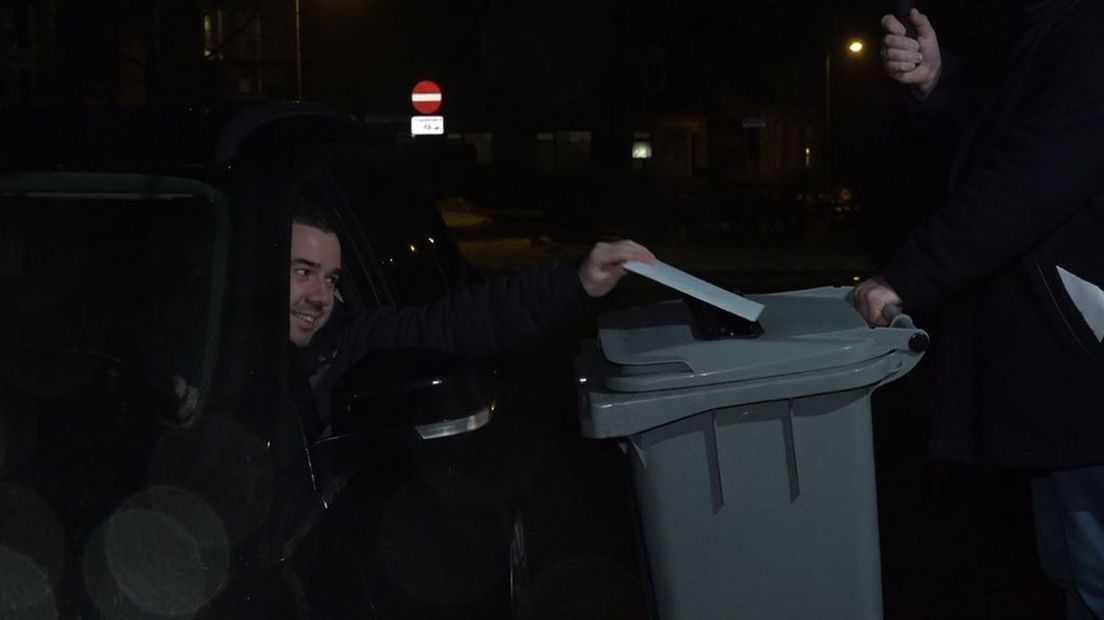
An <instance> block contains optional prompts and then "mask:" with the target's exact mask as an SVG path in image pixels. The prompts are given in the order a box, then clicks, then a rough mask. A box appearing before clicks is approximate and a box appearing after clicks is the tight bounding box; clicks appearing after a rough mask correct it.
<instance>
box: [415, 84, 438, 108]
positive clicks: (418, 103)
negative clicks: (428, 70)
mask: <svg viewBox="0 0 1104 620" xmlns="http://www.w3.org/2000/svg"><path fill="white" fill-rule="evenodd" d="M410 102H411V103H413V104H414V109H415V110H417V111H418V113H420V114H433V113H434V112H436V111H437V109H438V108H440V107H441V87H440V86H438V85H437V84H436V83H435V82H430V81H429V80H422V81H421V82H418V83H417V84H415V85H414V91H413V92H411V93H410Z"/></svg>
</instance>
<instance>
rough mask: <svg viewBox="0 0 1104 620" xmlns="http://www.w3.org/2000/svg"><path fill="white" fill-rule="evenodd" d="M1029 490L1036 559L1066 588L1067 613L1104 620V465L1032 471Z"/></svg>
mask: <svg viewBox="0 0 1104 620" xmlns="http://www.w3.org/2000/svg"><path fill="white" fill-rule="evenodd" d="M1102 440H1104V439H1102ZM1031 495H1032V501H1033V503H1034V508H1035V533H1036V536H1035V537H1036V544H1037V545H1038V549H1039V559H1040V560H1041V562H1042V565H1043V570H1045V571H1046V573H1047V575H1048V576H1049V577H1050V578H1051V579H1052V580H1053V581H1054V582H1055V583H1057V584H1058V585H1059V586H1060V587H1061V588H1062V590H1064V591H1065V593H1066V618H1067V619H1068V620H1102V619H1104V465H1098V466H1094V467H1085V468H1080V469H1068V470H1061V471H1052V472H1048V473H1046V474H1042V475H1038V476H1035V477H1033V478H1032V479H1031Z"/></svg>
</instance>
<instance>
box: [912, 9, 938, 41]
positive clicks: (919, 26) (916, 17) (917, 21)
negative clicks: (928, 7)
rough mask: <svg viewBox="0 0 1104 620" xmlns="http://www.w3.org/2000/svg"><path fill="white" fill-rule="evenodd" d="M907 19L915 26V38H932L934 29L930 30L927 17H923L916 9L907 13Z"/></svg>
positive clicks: (930, 26) (929, 22)
mask: <svg viewBox="0 0 1104 620" xmlns="http://www.w3.org/2000/svg"><path fill="white" fill-rule="evenodd" d="M909 19H910V20H912V25H914V26H916V36H917V37H918V38H922V39H928V38H934V37H935V28H932V25H931V21H930V20H929V19H928V16H927V15H924V14H923V13H921V12H920V11H918V10H917V9H912V10H911V11H909Z"/></svg>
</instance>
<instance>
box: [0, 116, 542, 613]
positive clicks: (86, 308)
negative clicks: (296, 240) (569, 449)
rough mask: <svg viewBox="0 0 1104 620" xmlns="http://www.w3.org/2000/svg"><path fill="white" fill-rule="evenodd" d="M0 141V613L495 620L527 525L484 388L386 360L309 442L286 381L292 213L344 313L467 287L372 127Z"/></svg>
mask: <svg viewBox="0 0 1104 620" xmlns="http://www.w3.org/2000/svg"><path fill="white" fill-rule="evenodd" d="M9 123H10V124H9V126H8V129H6V130H5V132H4V135H5V136H6V141H5V143H4V144H3V145H0V151H2V152H0V166H2V171H3V175H2V176H0V291H2V293H0V320H2V326H0V574H2V575H4V579H3V581H2V582H0V615H5V617H6V614H11V613H15V614H17V615H26V616H28V617H55V616H56V615H61V616H62V617H77V616H78V615H79V616H80V617H105V618H129V617H159V616H166V617H178V616H196V615H199V616H210V617H273V616H289V617H296V616H298V617H324V618H331V617H369V618H371V617H377V618H419V617H430V618H469V617H472V618H475V617H478V618H505V617H517V616H518V615H521V614H523V613H524V607H525V605H524V589H525V588H524V586H525V571H526V567H525V557H526V554H525V542H524V528H523V527H522V520H521V518H520V516H519V512H518V510H517V509H516V504H517V502H516V496H517V489H516V488H515V486H516V485H515V484H513V483H511V481H510V480H511V479H510V477H509V476H508V475H504V473H503V472H509V471H510V470H511V469H516V467H517V466H518V465H517V461H516V458H517V457H516V456H514V455H515V454H516V450H513V449H511V447H510V445H511V442H510V437H509V430H508V429H506V428H504V427H503V425H502V424H501V423H500V422H498V421H497V417H496V416H494V414H493V410H494V408H495V406H494V397H493V395H492V392H491V388H490V387H489V383H490V382H489V380H488V379H489V374H490V373H489V372H488V371H487V370H486V369H484V368H473V367H471V366H469V365H467V364H464V363H461V362H459V361H458V360H455V359H452V358H451V357H449V356H448V355H446V354H443V353H438V352H432V351H417V350H405V351H403V350H400V351H383V352H379V353H378V354H374V355H371V356H369V358H367V359H365V360H363V362H362V363H361V364H360V365H359V366H357V367H356V368H354V370H353V371H352V372H351V373H349V376H347V377H346V379H345V380H344V382H343V384H342V385H341V386H340V390H339V393H338V394H336V395H335V403H336V404H337V405H339V406H340V407H341V408H342V410H343V411H346V412H347V413H349V414H350V415H351V416H353V418H352V419H351V421H350V422H349V423H348V424H347V425H346V429H345V431H344V432H342V433H340V434H337V435H332V436H328V437H326V438H324V439H317V438H316V437H314V436H312V435H311V434H309V433H305V432H304V430H303V425H304V422H303V420H302V418H301V416H300V411H299V410H298V409H297V407H296V406H295V405H294V404H293V403H294V402H295V398H294V393H295V390H296V389H297V388H301V387H302V386H295V385H289V380H288V377H289V372H288V366H289V363H290V362H289V355H290V345H289V343H288V315H287V300H288V269H289V268H288V256H289V246H288V243H289V230H288V229H289V224H288V223H289V208H290V207H289V196H291V195H299V194H301V193H302V192H304V191H307V192H309V193H310V194H311V195H312V197H313V199H314V200H315V201H316V202H318V203H319V204H322V205H324V206H325V207H326V208H328V209H331V210H332V214H333V215H334V216H335V217H336V219H337V221H338V222H339V223H340V228H341V230H340V235H341V237H342V239H343V242H344V244H343V245H344V249H345V251H344V263H345V264H344V267H345V269H346V277H343V278H342V283H341V288H340V290H341V294H342V297H343V299H344V303H345V304H346V305H347V306H348V307H349V308H352V309H353V310H356V309H358V308H370V307H373V306H380V305H412V304H418V303H424V302H427V301H430V300H432V299H435V298H437V297H439V296H441V295H443V294H445V293H446V292H447V291H448V290H450V289H452V288H454V287H456V286H460V285H462V284H463V283H464V282H465V281H466V280H468V279H469V278H470V274H469V272H468V270H467V269H466V267H465V264H464V262H463V260H462V259H461V257H460V255H459V252H458V251H457V248H456V246H455V244H454V242H453V241H452V239H451V238H450V236H449V233H448V230H447V229H446V228H445V227H444V225H443V223H442V221H441V218H440V216H439V215H438V214H437V212H436V211H435V210H434V209H433V207H432V205H431V204H430V202H429V201H428V200H425V199H424V198H423V197H422V196H421V195H420V194H419V193H418V192H417V191H416V190H413V189H412V187H413V186H414V185H413V184H412V183H410V182H408V175H407V174H406V173H405V172H404V170H403V167H402V160H401V158H400V157H398V156H397V154H396V149H395V146H394V144H389V142H392V141H393V140H391V138H392V136H386V135H384V136H380V135H376V134H374V133H373V132H371V131H369V130H368V129H366V128H365V127H363V126H360V125H358V124H357V123H355V122H352V121H350V120H348V119H345V118H343V117H341V116H339V115H336V114H333V113H331V112H329V111H327V110H324V109H321V108H317V107H313V106H309V105H303V104H267V105H264V106H260V107H258V108H254V109H247V110H240V111H237V112H233V113H229V112H215V111H211V110H207V109H202V108H193V109H188V110H160V111H157V110H153V111H151V110H92V111H88V110H82V111H73V110H69V111H51V112H38V113H29V114H27V115H25V116H24V117H20V118H18V119H15V120H12V121H9Z"/></svg>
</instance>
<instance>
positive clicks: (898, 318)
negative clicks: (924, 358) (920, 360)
mask: <svg viewBox="0 0 1104 620" xmlns="http://www.w3.org/2000/svg"><path fill="white" fill-rule="evenodd" d="M843 300H844V301H846V302H847V303H849V304H851V305H852V306H854V305H855V289H851V290H850V291H847V295H845V296H844V297H843ZM882 316H883V317H885V319H886V321H888V322H889V327H893V328H898V329H912V330H916V333H914V334H913V335H912V337H910V338H909V341H908V347H909V350H911V351H912V352H914V353H923V352H924V351H927V350H928V347H929V346H930V345H931V338H929V337H928V334H927V333H925V332H924V331H923V330H921V329H918V328H917V327H916V323H914V322H913V321H912V317H911V316H909V315H907V314H905V312H904V308H902V307H901V304H886V305H885V306H883V307H882Z"/></svg>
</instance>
